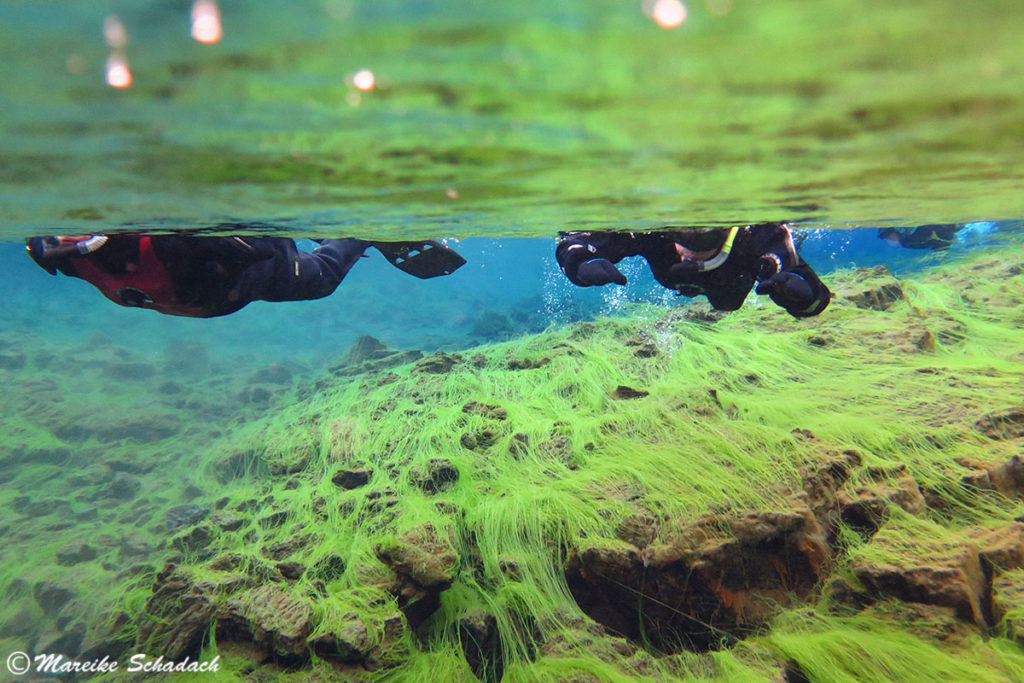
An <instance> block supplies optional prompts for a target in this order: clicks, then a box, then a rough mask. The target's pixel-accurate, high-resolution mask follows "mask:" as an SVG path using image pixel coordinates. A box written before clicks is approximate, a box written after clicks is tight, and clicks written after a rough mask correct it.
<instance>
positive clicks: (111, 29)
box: [103, 14, 128, 50]
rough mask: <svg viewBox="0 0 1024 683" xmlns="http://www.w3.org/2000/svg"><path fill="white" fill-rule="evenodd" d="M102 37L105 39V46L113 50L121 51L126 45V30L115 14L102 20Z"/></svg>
mask: <svg viewBox="0 0 1024 683" xmlns="http://www.w3.org/2000/svg"><path fill="white" fill-rule="evenodd" d="M103 37H104V38H106V40H107V45H108V46H110V47H111V48H112V49H114V50H121V49H123V48H124V46H125V45H127V44H128V29H126V28H125V27H124V24H122V23H121V19H120V18H119V17H118V16H117V15H116V14H111V15H110V16H108V17H107V18H106V19H104V20H103Z"/></svg>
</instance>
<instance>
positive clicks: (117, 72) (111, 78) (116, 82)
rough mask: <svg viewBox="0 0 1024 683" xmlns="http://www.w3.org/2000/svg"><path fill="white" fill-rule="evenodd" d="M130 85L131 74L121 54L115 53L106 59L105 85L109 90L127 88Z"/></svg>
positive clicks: (126, 61)
mask: <svg viewBox="0 0 1024 683" xmlns="http://www.w3.org/2000/svg"><path fill="white" fill-rule="evenodd" d="M131 84H132V72H131V70H130V69H129V68H128V60H127V59H125V57H124V55H123V54H120V53H118V52H115V53H114V54H112V55H110V58H109V59H107V85H109V86H110V87H111V88H127V87H128V86H130V85H131Z"/></svg>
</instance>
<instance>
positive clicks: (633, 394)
mask: <svg viewBox="0 0 1024 683" xmlns="http://www.w3.org/2000/svg"><path fill="white" fill-rule="evenodd" d="M648 395H650V392H649V391H644V390H643V389H634V388H633V387H627V386H626V385H625V384H620V385H619V386H617V387H616V388H615V391H613V392H611V397H612V398H617V399H621V400H625V399H631V398H643V397H644V396H648Z"/></svg>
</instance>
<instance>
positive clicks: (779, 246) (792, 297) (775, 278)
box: [755, 225, 832, 318]
mask: <svg viewBox="0 0 1024 683" xmlns="http://www.w3.org/2000/svg"><path fill="white" fill-rule="evenodd" d="M757 280H758V285H757V289H756V290H755V291H756V292H757V293H758V294H767V295H768V296H770V297H771V300H772V301H774V302H775V303H776V304H777V305H779V306H781V307H782V308H784V309H786V312H787V313H789V314H790V315H792V316H793V317H795V318H808V317H810V316H814V315H818V314H819V313H821V312H822V311H824V310H825V308H826V307H827V306H828V304H829V301H831V299H832V292H830V291H829V290H828V287H826V286H825V284H824V283H823V282H822V281H821V280H820V279H819V278H818V275H817V273H815V272H814V269H813V268H811V267H810V266H809V265H807V263H805V262H804V261H803V259H801V258H800V255H799V254H797V252H796V247H795V246H794V244H793V236H792V234H791V233H790V232H789V228H787V227H786V226H785V225H782V226H779V227H778V228H777V230H776V231H774V232H773V234H772V238H771V240H770V241H769V243H768V245H767V249H766V250H765V251H764V252H763V254H762V256H761V259H760V261H759V262H758V272H757Z"/></svg>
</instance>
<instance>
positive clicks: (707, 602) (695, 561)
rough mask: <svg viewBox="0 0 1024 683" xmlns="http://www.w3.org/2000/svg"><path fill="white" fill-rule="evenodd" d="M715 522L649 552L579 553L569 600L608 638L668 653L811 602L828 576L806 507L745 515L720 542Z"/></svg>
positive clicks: (618, 548)
mask: <svg viewBox="0 0 1024 683" xmlns="http://www.w3.org/2000/svg"><path fill="white" fill-rule="evenodd" d="M713 522H714V520H708V522H707V523H706V524H696V525H695V526H694V527H693V528H692V529H684V530H683V531H682V532H681V533H680V534H678V537H679V540H678V541H677V542H675V543H672V544H655V545H651V546H648V547H647V548H646V549H645V550H643V551H639V550H638V549H637V548H636V547H634V546H632V545H626V544H622V545H613V546H608V545H600V546H592V547H588V548H584V549H581V550H579V551H577V552H576V553H575V554H574V555H573V556H572V557H571V558H570V561H569V564H568V567H567V569H566V579H567V581H568V584H569V587H570V590H571V591H572V594H573V596H574V597H575V598H576V601H577V603H578V604H579V605H580V607H581V608H582V609H583V611H584V612H585V613H586V614H588V615H589V616H590V617H591V618H593V619H594V620H595V621H597V622H598V623H600V624H602V625H604V626H605V627H606V628H608V629H609V630H611V631H612V632H615V633H620V634H622V635H624V636H625V637H627V638H630V639H639V638H641V636H642V637H643V638H644V639H647V640H648V641H649V642H651V643H652V645H654V646H655V647H657V648H659V649H662V650H665V651H668V652H673V651H679V650H681V649H690V650H697V651H703V650H707V649H713V648H717V647H721V646H722V645H723V644H724V643H723V638H722V636H723V633H725V634H732V635H734V636H742V635H743V634H744V633H746V632H747V631H749V630H750V629H754V628H757V627H759V625H761V624H763V623H765V622H766V620H767V619H769V618H770V617H771V616H772V615H773V614H775V613H776V612H777V611H778V610H779V609H781V608H782V607H784V606H786V605H788V604H792V602H793V600H794V598H797V599H799V598H802V597H806V596H808V595H809V594H810V593H811V591H812V590H813V589H814V587H815V586H816V585H817V584H818V582H819V580H820V578H821V577H822V576H824V574H825V572H826V570H827V567H828V564H829V550H828V546H827V544H826V540H825V535H824V533H823V532H822V530H821V527H820V526H819V525H818V522H817V520H816V519H815V517H814V515H813V514H812V512H811V510H810V509H809V508H803V509H799V510H793V511H788V512H768V513H751V514H748V515H744V516H743V517H740V518H736V519H733V520H731V521H730V522H729V525H730V526H731V533H729V534H724V535H723V534H722V533H721V532H718V531H716V528H715V527H716V526H717V524H715V523H713ZM716 534H717V535H716ZM726 640H727V639H726Z"/></svg>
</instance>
